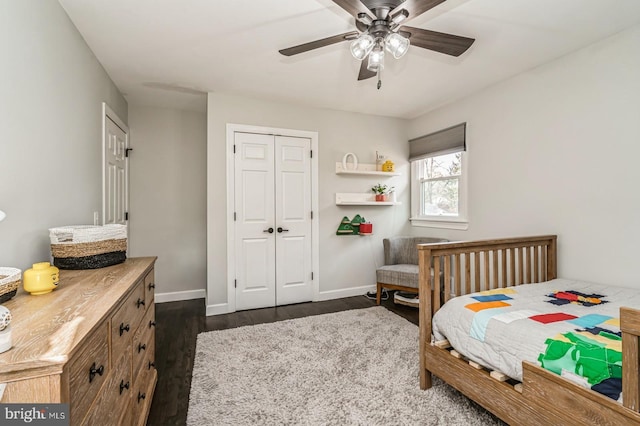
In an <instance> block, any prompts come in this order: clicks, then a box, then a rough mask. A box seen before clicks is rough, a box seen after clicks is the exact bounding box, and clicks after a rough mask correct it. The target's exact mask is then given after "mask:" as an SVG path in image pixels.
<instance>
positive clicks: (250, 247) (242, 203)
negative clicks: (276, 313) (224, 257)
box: [234, 133, 276, 310]
mask: <svg viewBox="0 0 640 426" xmlns="http://www.w3.org/2000/svg"><path fill="white" fill-rule="evenodd" d="M235 146H236V155H235V176H234V178H235V215H236V222H235V224H236V227H235V228H236V232H235V235H236V241H235V260H236V309H238V310H242V309H254V308H261V307H265V306H275V303H276V292H275V289H276V287H275V283H276V280H275V272H276V266H275V262H274V259H275V254H276V252H275V244H276V237H275V230H274V222H275V209H274V195H275V189H274V185H273V180H274V162H273V159H274V157H273V153H274V146H273V136H271V135H260V134H255V133H235ZM269 231H270V232H269Z"/></svg>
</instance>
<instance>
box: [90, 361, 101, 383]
mask: <svg viewBox="0 0 640 426" xmlns="http://www.w3.org/2000/svg"><path fill="white" fill-rule="evenodd" d="M96 374H98V375H100V376H102V375H103V374H104V365H101V366H100V367H98V368H96V363H95V362H94V363H93V364H91V368H89V383H91V382H93V378H94V377H95V376H96Z"/></svg>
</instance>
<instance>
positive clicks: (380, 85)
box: [378, 68, 382, 90]
mask: <svg viewBox="0 0 640 426" xmlns="http://www.w3.org/2000/svg"><path fill="white" fill-rule="evenodd" d="M381 71H382V70H381V69H380V68H378V90H380V88H381V87H382V78H380V72H381Z"/></svg>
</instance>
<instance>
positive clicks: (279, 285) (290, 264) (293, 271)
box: [275, 136, 313, 305]
mask: <svg viewBox="0 0 640 426" xmlns="http://www.w3.org/2000/svg"><path fill="white" fill-rule="evenodd" d="M275 146H276V161H275V167H276V173H275V178H276V183H275V192H276V232H277V234H276V304H278V305H287V304H290V303H299V302H306V301H309V300H311V299H312V298H313V288H312V280H311V167H310V165H311V158H310V155H309V153H310V151H311V140H310V139H307V138H294V137H286V136H276V138H275Z"/></svg>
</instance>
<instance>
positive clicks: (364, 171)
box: [336, 163, 400, 177]
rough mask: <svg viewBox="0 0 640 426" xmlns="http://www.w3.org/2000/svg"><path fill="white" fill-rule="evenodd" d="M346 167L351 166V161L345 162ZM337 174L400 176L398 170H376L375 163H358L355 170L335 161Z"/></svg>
mask: <svg viewBox="0 0 640 426" xmlns="http://www.w3.org/2000/svg"><path fill="white" fill-rule="evenodd" d="M347 167H353V163H349V164H347ZM336 174H337V175H360V176H385V177H390V176H400V173H398V172H381V171H379V170H376V165H375V164H360V163H358V168H357V169H356V170H351V169H346V170H345V168H344V167H342V163H336Z"/></svg>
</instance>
